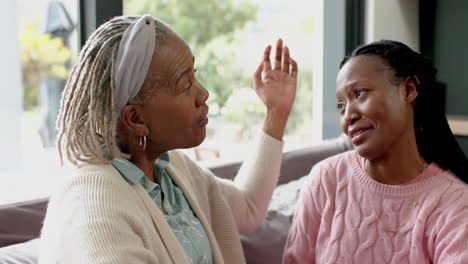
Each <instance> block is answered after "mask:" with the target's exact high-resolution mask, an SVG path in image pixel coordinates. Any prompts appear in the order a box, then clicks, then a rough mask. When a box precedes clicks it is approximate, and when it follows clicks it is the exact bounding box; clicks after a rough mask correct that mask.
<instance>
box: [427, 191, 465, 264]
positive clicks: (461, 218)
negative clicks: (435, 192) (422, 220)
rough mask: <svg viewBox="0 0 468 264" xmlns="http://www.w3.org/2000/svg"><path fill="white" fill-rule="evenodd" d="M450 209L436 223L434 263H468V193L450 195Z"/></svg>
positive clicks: (458, 192) (456, 192)
mask: <svg viewBox="0 0 468 264" xmlns="http://www.w3.org/2000/svg"><path fill="white" fill-rule="evenodd" d="M450 195H451V197H450V198H451V199H450V202H449V204H451V205H452V206H449V205H448V208H445V210H443V211H444V213H443V217H440V218H439V220H438V223H436V228H435V230H436V234H435V236H434V237H435V241H434V242H435V243H434V263H454V264H461V263H468V191H467V188H466V187H465V188H464V190H461V189H460V190H457V191H454V192H451V193H450Z"/></svg>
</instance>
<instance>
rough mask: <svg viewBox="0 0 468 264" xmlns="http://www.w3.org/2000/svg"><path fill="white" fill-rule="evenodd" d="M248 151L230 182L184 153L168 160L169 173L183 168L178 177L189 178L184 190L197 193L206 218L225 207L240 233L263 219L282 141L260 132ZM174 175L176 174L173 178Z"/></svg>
mask: <svg viewBox="0 0 468 264" xmlns="http://www.w3.org/2000/svg"><path fill="white" fill-rule="evenodd" d="M249 151H250V153H249V155H248V156H247V157H246V159H245V160H244V162H243V164H242V166H241V168H240V169H239V172H238V173H237V175H236V177H235V178H234V180H233V181H231V180H227V179H222V178H219V177H216V176H215V175H213V173H212V172H211V171H210V170H208V169H207V168H204V167H201V166H199V165H198V164H197V163H195V162H194V161H192V160H191V159H190V158H188V157H187V156H185V155H184V154H183V153H180V154H179V155H174V156H173V157H174V159H173V158H172V157H171V163H170V164H172V166H173V167H174V168H173V170H172V173H175V171H176V169H175V167H179V168H180V167H185V169H182V170H180V172H179V173H180V174H181V175H180V176H179V177H181V178H182V177H187V175H191V177H188V179H187V178H186V179H187V180H189V181H190V182H191V183H190V184H191V185H192V187H188V190H185V191H189V192H192V191H193V192H195V193H196V196H197V197H198V199H199V203H200V205H201V206H202V207H203V208H204V210H205V214H207V216H208V219H210V218H211V216H212V214H219V213H222V212H218V211H219V210H221V211H222V210H224V209H221V208H225V207H224V206H221V207H219V206H220V204H224V205H226V206H227V207H228V210H229V215H230V219H231V218H232V220H230V221H233V222H234V223H235V225H236V227H237V229H238V231H239V233H245V232H248V231H251V230H253V229H254V228H256V227H257V226H258V225H260V224H261V223H262V222H263V220H264V218H265V216H266V211H267V208H268V204H269V202H270V199H271V196H272V193H273V189H274V188H275V186H276V184H277V181H278V177H279V171H280V167H281V155H282V151H283V142H282V141H278V140H276V139H274V138H273V137H271V136H269V135H267V134H266V133H263V132H262V133H261V134H260V135H258V136H257V138H256V139H255V141H254V144H252V148H251V149H250V150H249ZM176 153H179V152H176ZM175 164H177V165H175ZM184 164H185V165H184ZM182 174H183V175H182ZM175 176H178V175H172V177H175ZM195 186H196V187H195ZM185 191H184V192H185ZM202 197H203V198H202ZM208 204H210V206H208ZM213 210H215V211H216V210H218V211H216V212H215V211H213Z"/></svg>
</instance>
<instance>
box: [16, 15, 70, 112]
mask: <svg viewBox="0 0 468 264" xmlns="http://www.w3.org/2000/svg"><path fill="white" fill-rule="evenodd" d="M20 42H21V67H22V74H23V103H24V109H25V110H30V109H32V108H34V107H36V106H38V104H39V96H38V93H39V85H40V82H41V79H42V78H43V77H44V76H56V77H59V78H63V79H65V78H66V77H67V75H68V69H67V68H66V66H65V63H66V62H67V61H68V60H69V59H70V58H71V54H72V53H71V51H70V49H68V48H67V47H65V46H64V44H63V41H62V39H60V38H52V37H51V36H50V35H49V34H42V33H40V32H39V22H38V21H35V22H33V23H31V24H29V25H27V26H26V27H25V28H24V29H23V30H22V31H21V33H20Z"/></svg>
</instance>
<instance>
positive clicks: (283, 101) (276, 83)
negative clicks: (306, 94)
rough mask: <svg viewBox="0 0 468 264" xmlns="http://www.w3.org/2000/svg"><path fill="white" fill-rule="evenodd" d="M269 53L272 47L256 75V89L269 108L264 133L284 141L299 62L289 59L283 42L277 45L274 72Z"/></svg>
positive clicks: (294, 94) (264, 55) (279, 40)
mask: <svg viewBox="0 0 468 264" xmlns="http://www.w3.org/2000/svg"><path fill="white" fill-rule="evenodd" d="M270 53H271V46H270V45H268V46H267V47H266V48H265V52H264V54H263V60H262V62H261V63H260V65H259V66H258V68H257V70H256V71H255V74H254V88H255V92H256V93H257V95H258V96H259V97H260V99H261V100H262V101H263V103H264V104H265V106H266V107H267V116H266V119H265V123H264V125H263V130H264V131H265V133H267V134H269V135H270V136H273V137H275V138H277V139H280V140H281V139H282V138H283V134H284V129H285V127H286V123H287V120H288V117H289V113H290V112H291V109H292V106H293V102H294V98H295V96H296V87H297V63H296V61H295V60H294V59H292V58H291V57H290V56H289V49H288V47H283V41H282V40H281V39H278V41H277V42H276V54H275V62H274V68H273V69H272V68H271V62H270Z"/></svg>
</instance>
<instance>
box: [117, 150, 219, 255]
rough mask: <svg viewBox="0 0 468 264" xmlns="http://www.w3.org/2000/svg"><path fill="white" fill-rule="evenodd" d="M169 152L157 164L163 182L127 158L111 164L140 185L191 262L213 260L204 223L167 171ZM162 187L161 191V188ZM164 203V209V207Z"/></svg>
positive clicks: (129, 179) (155, 173) (155, 169)
mask: <svg viewBox="0 0 468 264" xmlns="http://www.w3.org/2000/svg"><path fill="white" fill-rule="evenodd" d="M167 164H169V155H168V153H167V152H166V153H163V154H162V155H161V156H160V157H159V158H158V159H157V160H156V166H155V167H154V175H155V177H157V179H159V182H160V183H161V185H159V184H157V183H154V182H151V181H149V180H148V177H146V176H145V174H144V173H143V171H142V170H140V169H139V168H138V167H137V166H135V165H134V164H133V163H131V162H130V161H128V160H125V159H114V160H113V161H112V165H113V166H114V167H115V168H116V169H117V170H118V171H119V172H120V173H121V174H122V175H123V176H124V177H125V178H126V179H127V180H128V181H130V182H131V183H133V184H141V186H143V188H144V189H145V190H146V192H148V194H149V196H150V197H151V199H153V201H154V202H155V203H156V205H157V206H158V207H159V209H160V210H161V212H164V210H165V211H166V213H167V214H164V218H165V219H166V222H167V223H168V224H169V226H170V227H171V229H172V231H173V232H174V235H175V236H176V238H177V240H178V241H179V243H180V245H182V248H183V249H184V251H185V254H186V255H187V256H188V258H189V260H190V262H191V263H200V264H201V263H203V264H205V263H206V264H211V263H213V259H212V258H213V255H212V251H211V244H210V240H209V239H208V236H207V234H206V231H205V229H204V228H203V225H202V224H201V222H200V220H199V219H198V217H197V216H196V215H195V213H194V212H193V210H192V208H191V207H190V205H189V203H188V202H187V199H185V195H184V193H183V192H182V190H181V189H180V188H179V187H177V185H176V184H175V183H174V182H173V181H172V179H171V177H170V176H169V174H168V173H167V171H166V166H167ZM161 189H162V190H161ZM162 203H164V210H163V207H162Z"/></svg>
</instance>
